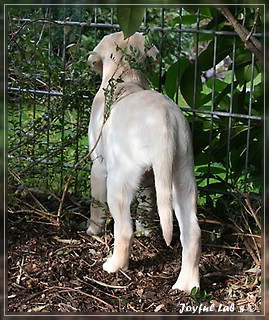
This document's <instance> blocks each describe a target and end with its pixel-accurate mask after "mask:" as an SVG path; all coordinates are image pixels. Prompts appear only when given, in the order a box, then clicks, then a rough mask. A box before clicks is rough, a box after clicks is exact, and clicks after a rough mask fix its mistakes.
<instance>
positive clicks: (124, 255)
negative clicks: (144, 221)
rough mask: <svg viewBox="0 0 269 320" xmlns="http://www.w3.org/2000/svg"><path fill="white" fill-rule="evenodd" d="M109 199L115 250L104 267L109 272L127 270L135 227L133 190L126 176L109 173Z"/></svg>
mask: <svg viewBox="0 0 269 320" xmlns="http://www.w3.org/2000/svg"><path fill="white" fill-rule="evenodd" d="M107 193H108V194H107V196H108V197H107V200H108V206H109V209H110V213H111V215H112V217H113V219H114V251H113V255H112V257H109V258H108V259H107V261H106V262H105V263H104V265H103V269H104V270H105V271H107V272H109V273H112V272H117V271H118V270H119V269H122V270H127V269H128V266H129V256H130V250H131V245H132V241H133V227H132V220H131V214H130V204H131V201H132V191H131V192H130V186H129V181H124V178H123V177H122V178H120V177H119V176H118V177H116V176H115V175H114V174H113V170H112V174H111V175H108V180H107Z"/></svg>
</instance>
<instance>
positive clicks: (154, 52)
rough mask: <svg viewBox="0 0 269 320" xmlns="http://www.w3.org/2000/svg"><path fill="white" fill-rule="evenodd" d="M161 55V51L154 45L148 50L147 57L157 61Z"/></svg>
mask: <svg viewBox="0 0 269 320" xmlns="http://www.w3.org/2000/svg"><path fill="white" fill-rule="evenodd" d="M158 53H159V50H158V49H157V48H156V47H155V46H154V45H152V46H151V47H150V48H149V49H148V50H147V56H148V57H151V58H152V59H153V61H157V55H158Z"/></svg>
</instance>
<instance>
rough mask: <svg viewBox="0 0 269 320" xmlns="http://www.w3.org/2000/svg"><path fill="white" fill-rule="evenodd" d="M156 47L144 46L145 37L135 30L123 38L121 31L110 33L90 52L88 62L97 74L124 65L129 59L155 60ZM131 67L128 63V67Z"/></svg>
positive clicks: (138, 61) (142, 61)
mask: <svg viewBox="0 0 269 320" xmlns="http://www.w3.org/2000/svg"><path fill="white" fill-rule="evenodd" d="M157 54H158V50H157V48H156V47H155V46H154V45H152V46H150V48H146V46H145V37H144V36H143V35H142V34H141V33H138V32H136V33H135V34H133V35H132V36H131V37H129V38H127V39H124V35H123V32H116V33H112V34H110V35H108V36H105V37H104V38H103V39H102V40H101V42H100V43H99V44H98V45H97V46H96V47H95V48H94V50H93V52H91V54H90V56H89V58H88V62H89V64H90V65H91V66H92V67H93V69H94V70H95V71H96V72H98V73H99V74H103V73H104V72H108V73H109V71H110V73H111V71H112V72H113V71H114V70H116V68H119V69H120V68H121V67H122V66H123V65H125V66H126V64H127V63H128V59H129V62H130V61H131V60H133V62H134V60H135V59H137V63H144V62H145V60H146V59H147V58H151V59H153V60H156V57H157ZM130 67H131V68H132V66H131V65H129V68H130Z"/></svg>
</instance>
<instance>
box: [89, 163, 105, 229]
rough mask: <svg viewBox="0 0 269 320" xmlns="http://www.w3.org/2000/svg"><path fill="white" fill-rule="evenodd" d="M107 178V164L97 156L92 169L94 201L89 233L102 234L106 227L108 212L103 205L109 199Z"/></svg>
mask: <svg viewBox="0 0 269 320" xmlns="http://www.w3.org/2000/svg"><path fill="white" fill-rule="evenodd" d="M106 180H107V173H106V168H105V165H104V164H103V162H102V160H101V159H99V158H97V159H95V160H94V161H93V164H92V169H91V193H92V197H93V201H92V204H91V218H90V225H89V227H88V229H87V233H88V234H93V235H97V234H100V233H101V232H102V229H103V227H104V224H105V217H106V213H105V209H104V206H103V205H104V203H105V202H106V201H107V192H106Z"/></svg>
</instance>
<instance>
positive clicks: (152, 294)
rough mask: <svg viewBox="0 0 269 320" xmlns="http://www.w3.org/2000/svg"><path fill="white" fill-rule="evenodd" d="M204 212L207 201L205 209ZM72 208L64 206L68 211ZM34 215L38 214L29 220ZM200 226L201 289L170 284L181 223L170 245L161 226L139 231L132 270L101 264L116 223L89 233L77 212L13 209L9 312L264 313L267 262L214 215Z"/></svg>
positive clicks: (9, 231)
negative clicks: (53, 220) (57, 220)
mask: <svg viewBox="0 0 269 320" xmlns="http://www.w3.org/2000/svg"><path fill="white" fill-rule="evenodd" d="M199 210H200V212H201V211H203V210H204V209H203V208H200V209H199ZM66 212H67V211H65V214H66ZM31 220H32V221H31ZM199 222H200V226H201V229H202V257H201V262H200V273H201V291H200V293H197V294H193V295H187V294H185V293H184V292H179V291H175V290H171V287H172V285H173V284H174V282H175V281H176V279H177V276H178V273H179V269H180V257H181V245H180V241H179V230H178V227H177V225H176V223H175V227H174V236H173V242H172V245H171V247H167V246H166V245H165V242H164V240H163V238H162V234H161V230H160V228H159V227H156V228H154V231H153V232H152V234H151V236H150V237H136V238H135V240H134V244H133V250H132V255H131V259H130V266H129V270H128V271H125V272H123V271H120V272H118V273H116V274H108V273H106V272H105V271H103V269H102V264H103V263H104V261H105V259H106V257H107V256H108V255H109V254H110V253H111V249H112V245H113V232H112V225H109V226H108V228H107V231H106V233H105V235H103V236H102V237H97V236H88V235H87V234H86V233H85V232H84V231H83V230H82V227H81V226H82V225H83V223H85V219H84V218H83V217H81V216H79V215H78V216H75V219H74V220H73V221H72V223H70V224H66V225H65V227H63V228H61V229H59V228H56V227H54V226H53V225H49V224H46V223H45V222H42V221H39V219H35V218H33V216H32V218H31V219H30V218H29V216H27V215H26V214H25V213H21V214H20V215H18V213H16V212H15V211H14V213H13V214H12V213H11V214H9V218H8V226H7V234H8V239H7V269H8V275H7V287H8V299H7V301H8V303H7V311H8V313H10V314H14V313H27V312H32V313H42V314H43V313H46V312H50V313H75V314H78V313H87V314H91V313H96V312H98V313H100V312H101V313H115V312H120V313H127V312H128V313H136V314H137V313H140V312H143V313H144V312H147V313H151V312H155V313H167V312H168V313H171V314H185V313H194V314H204V313H212V312H213V313H218V315H224V314H227V312H231V313H232V314H234V313H235V312H246V313H248V312H258V313H259V312H262V311H263V310H262V298H261V268H260V265H257V261H256V262H255V261H254V260H253V257H251V255H250V254H249V251H248V250H247V249H246V247H245V242H244V243H243V241H242V236H241V237H239V236H238V235H237V236H233V235H232V232H231V230H229V228H228V227H227V228H226V227H225V228H224V229H223V230H222V233H221V237H220V238H218V237H214V238H212V234H214V232H215V231H214V230H217V228H218V227H219V226H220V223H219V221H217V220H216V217H212V219H211V218H210V217H207V219H199Z"/></svg>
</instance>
